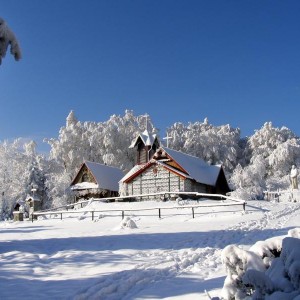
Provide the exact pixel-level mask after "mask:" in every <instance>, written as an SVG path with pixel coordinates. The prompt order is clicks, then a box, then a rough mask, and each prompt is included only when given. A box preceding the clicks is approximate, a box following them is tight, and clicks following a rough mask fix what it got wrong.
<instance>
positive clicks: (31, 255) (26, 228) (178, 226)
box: [0, 201, 300, 299]
mask: <svg viewBox="0 0 300 300" xmlns="http://www.w3.org/2000/svg"><path fill="white" fill-rule="evenodd" d="M168 205H171V206H174V202H172V203H170V202H169V203H162V202H144V203H111V204H107V203H92V204H91V205H90V206H89V207H88V208H89V209H95V210H100V209H107V208H114V209H119V208H120V207H122V208H124V207H126V208H137V207H141V206H142V207H158V206H166V207H167V206H168ZM175 205H176V204H175ZM195 212H196V215H195V218H194V219H193V218H192V214H191V211H190V209H187V210H184V209H182V208H180V207H179V208H178V210H162V218H161V219H159V218H158V214H157V211H144V212H142V213H140V214H139V213H138V212H134V213H132V215H131V219H132V220H133V221H134V223H135V224H136V225H137V228H130V227H126V226H125V227H124V226H121V225H120V224H121V216H120V213H116V214H118V215H115V216H113V217H111V216H108V215H107V214H108V213H102V214H101V216H100V218H98V215H99V213H95V216H96V217H97V218H96V220H95V221H92V220H91V217H90V215H89V214H88V213H86V214H84V213H81V215H80V217H78V216H76V217H75V215H70V218H65V219H63V220H60V218H59V216H58V218H56V219H55V218H52V219H44V220H38V221H35V222H34V223H31V222H29V221H25V222H15V223H13V222H1V223H0V232H1V235H0V278H1V280H0V298H1V299H40V298H42V299H208V297H207V296H206V294H205V290H208V291H209V292H210V295H211V296H218V295H220V290H221V288H222V286H223V283H224V279H225V275H226V272H225V269H224V267H223V266H222V264H221V257H220V255H221V251H222V249H223V248H224V247H225V246H227V245H229V244H238V245H242V246H243V248H244V249H249V247H251V245H253V244H254V243H255V242H256V241H259V240H265V239H267V238H270V237H273V236H279V235H286V234H287V232H288V230H289V229H291V228H294V227H299V225H300V224H299V220H300V218H299V216H300V204H299V203H270V202H264V201H251V202H249V203H248V205H247V208H246V213H244V212H242V209H241V207H225V208H223V209H220V208H198V209H196V211H195ZM127 215H128V214H127Z"/></svg>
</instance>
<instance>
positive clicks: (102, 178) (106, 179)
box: [85, 161, 124, 191]
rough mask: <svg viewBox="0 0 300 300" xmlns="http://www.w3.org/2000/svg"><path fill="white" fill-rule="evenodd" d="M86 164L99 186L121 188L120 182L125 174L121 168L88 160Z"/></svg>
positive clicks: (109, 188) (108, 188)
mask: <svg viewBox="0 0 300 300" xmlns="http://www.w3.org/2000/svg"><path fill="white" fill-rule="evenodd" d="M85 165H86V166H87V167H88V169H89V170H90V171H91V173H92V174H93V176H94V178H95V180H96V182H97V184H98V187H99V188H101V189H106V190H110V191H118V190H119V185H118V182H119V181H120V179H121V178H122V177H123V175H124V174H123V172H122V171H121V170H120V169H118V168H115V167H110V166H107V165H103V164H99V163H95V162H90V161H86V162H85Z"/></svg>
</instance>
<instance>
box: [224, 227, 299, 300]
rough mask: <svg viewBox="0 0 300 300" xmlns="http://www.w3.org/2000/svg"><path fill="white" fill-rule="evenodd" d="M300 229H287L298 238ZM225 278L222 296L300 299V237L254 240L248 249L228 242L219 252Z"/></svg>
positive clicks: (229, 299)
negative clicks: (253, 243)
mask: <svg viewBox="0 0 300 300" xmlns="http://www.w3.org/2000/svg"><path fill="white" fill-rule="evenodd" d="M299 232H300V229H293V230H291V231H289V235H293V236H297V237H299V235H298V234H299ZM222 262H223V264H224V265H225V267H226V270H227V277H226V279H225V282H224V286H223V290H222V299H226V300H231V299H235V300H237V299H246V298H247V297H251V298H249V299H272V300H275V299H276V300H277V299H278V300H279V299H293V300H296V299H297V300H298V299H299V298H300V239H299V238H295V237H290V236H288V237H285V238H283V237H276V238H272V239H268V240H266V241H261V242H257V243H256V244H255V245H253V246H252V247H251V248H250V249H249V251H246V250H242V249H240V248H238V247H237V246H235V245H229V246H227V247H226V248H224V250H223V251H222Z"/></svg>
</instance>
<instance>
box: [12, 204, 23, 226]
mask: <svg viewBox="0 0 300 300" xmlns="http://www.w3.org/2000/svg"><path fill="white" fill-rule="evenodd" d="M24 213H25V201H23V200H18V201H17V202H16V204H15V206H14V211H13V216H14V221H23V220H24Z"/></svg>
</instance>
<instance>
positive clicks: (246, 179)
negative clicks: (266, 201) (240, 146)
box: [230, 122, 300, 199]
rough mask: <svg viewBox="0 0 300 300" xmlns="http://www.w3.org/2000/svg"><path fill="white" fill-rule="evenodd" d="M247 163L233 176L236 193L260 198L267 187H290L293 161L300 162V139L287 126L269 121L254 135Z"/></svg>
mask: <svg viewBox="0 0 300 300" xmlns="http://www.w3.org/2000/svg"><path fill="white" fill-rule="evenodd" d="M243 157H244V160H243V161H241V162H242V163H243V166H244V167H243V168H242V164H240V165H239V166H237V168H236V169H235V170H234V171H233V173H232V176H231V178H230V182H231V185H232V187H233V189H234V190H235V196H241V195H243V197H244V198H245V197H246V198H247V199H253V198H260V197H261V196H262V192H263V190H265V189H273V190H274V189H279V188H280V189H287V188H288V187H289V171H290V169H291V166H292V165H299V164H300V139H299V138H298V137H296V135H295V134H294V133H293V132H292V131H291V130H289V129H288V128H286V127H282V128H276V127H274V126H273V125H272V123H271V122H266V123H265V124H264V125H263V126H262V128H261V129H260V130H257V131H256V132H255V133H254V135H252V136H250V137H249V138H248V140H247V143H246V145H245V148H244V152H243Z"/></svg>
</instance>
